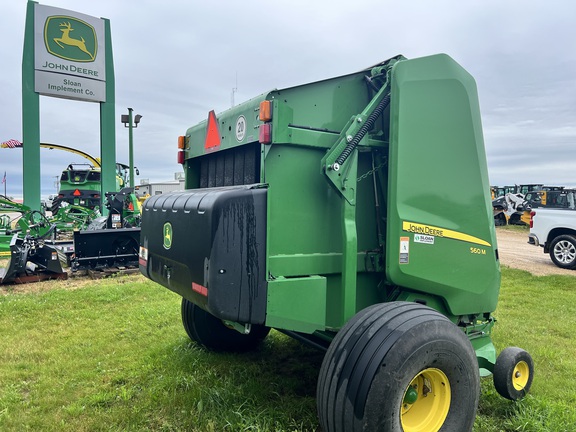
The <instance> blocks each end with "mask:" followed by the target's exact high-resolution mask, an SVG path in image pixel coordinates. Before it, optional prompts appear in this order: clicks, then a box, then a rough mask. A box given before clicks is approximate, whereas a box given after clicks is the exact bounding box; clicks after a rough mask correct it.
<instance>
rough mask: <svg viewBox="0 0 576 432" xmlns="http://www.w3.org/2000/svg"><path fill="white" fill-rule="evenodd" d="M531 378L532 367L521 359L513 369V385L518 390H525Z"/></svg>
mask: <svg viewBox="0 0 576 432" xmlns="http://www.w3.org/2000/svg"><path fill="white" fill-rule="evenodd" d="M529 378H530V367H529V366H528V363H526V362H525V361H520V362H518V364H517V365H516V366H515V367H514V370H513V371H512V385H513V386H514V388H515V389H516V390H523V389H524V388H525V387H526V384H528V379H529Z"/></svg>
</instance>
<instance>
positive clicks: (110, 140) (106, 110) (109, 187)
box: [100, 18, 117, 215]
mask: <svg viewBox="0 0 576 432" xmlns="http://www.w3.org/2000/svg"><path fill="white" fill-rule="evenodd" d="M102 20H103V21H104V33H105V44H106V102H100V159H101V160H102V186H101V187H102V188H101V194H100V196H101V199H102V205H101V206H100V208H101V209H102V214H104V215H106V214H108V210H107V209H106V206H105V205H103V204H104V202H105V199H106V198H105V197H106V192H110V191H116V190H117V189H116V119H115V117H116V114H115V113H116V111H115V104H116V96H115V88H116V84H115V79H114V59H113V56H112V35H111V31H110V20H108V19H106V18H102Z"/></svg>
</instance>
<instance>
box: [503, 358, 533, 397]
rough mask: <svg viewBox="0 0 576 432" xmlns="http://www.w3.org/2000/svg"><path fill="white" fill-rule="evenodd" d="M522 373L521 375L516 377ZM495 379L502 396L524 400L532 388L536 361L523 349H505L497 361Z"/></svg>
mask: <svg viewBox="0 0 576 432" xmlns="http://www.w3.org/2000/svg"><path fill="white" fill-rule="evenodd" d="M520 372H521V374H520V375H516V373H520ZM526 373H527V375H528V376H526ZM493 377H494V387H495V388H496V391H497V392H498V393H499V394H500V396H502V397H504V398H506V399H510V400H514V401H515V400H518V399H522V398H523V397H524V396H526V394H527V393H528V392H529V391H530V387H531V386H532V380H533V379H534V361H533V360H532V357H531V356H530V354H528V352H527V351H524V350H523V349H522V348H518V347H508V348H505V349H504V350H502V352H501V353H500V355H499V356H498V358H497V359H496V364H495V365H494V375H493ZM515 379H516V381H514V380H515ZM515 383H516V386H515V385H514V384H515Z"/></svg>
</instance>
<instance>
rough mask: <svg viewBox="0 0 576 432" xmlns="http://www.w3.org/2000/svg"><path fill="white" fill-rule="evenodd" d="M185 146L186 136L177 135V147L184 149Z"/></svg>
mask: <svg viewBox="0 0 576 432" xmlns="http://www.w3.org/2000/svg"><path fill="white" fill-rule="evenodd" d="M185 147H186V137H184V136H179V137H178V148H179V149H180V150H184V148H185Z"/></svg>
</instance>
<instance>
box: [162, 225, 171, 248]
mask: <svg viewBox="0 0 576 432" xmlns="http://www.w3.org/2000/svg"><path fill="white" fill-rule="evenodd" d="M171 247H172V224H171V223H170V222H166V223H165V224H164V249H170V248H171Z"/></svg>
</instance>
